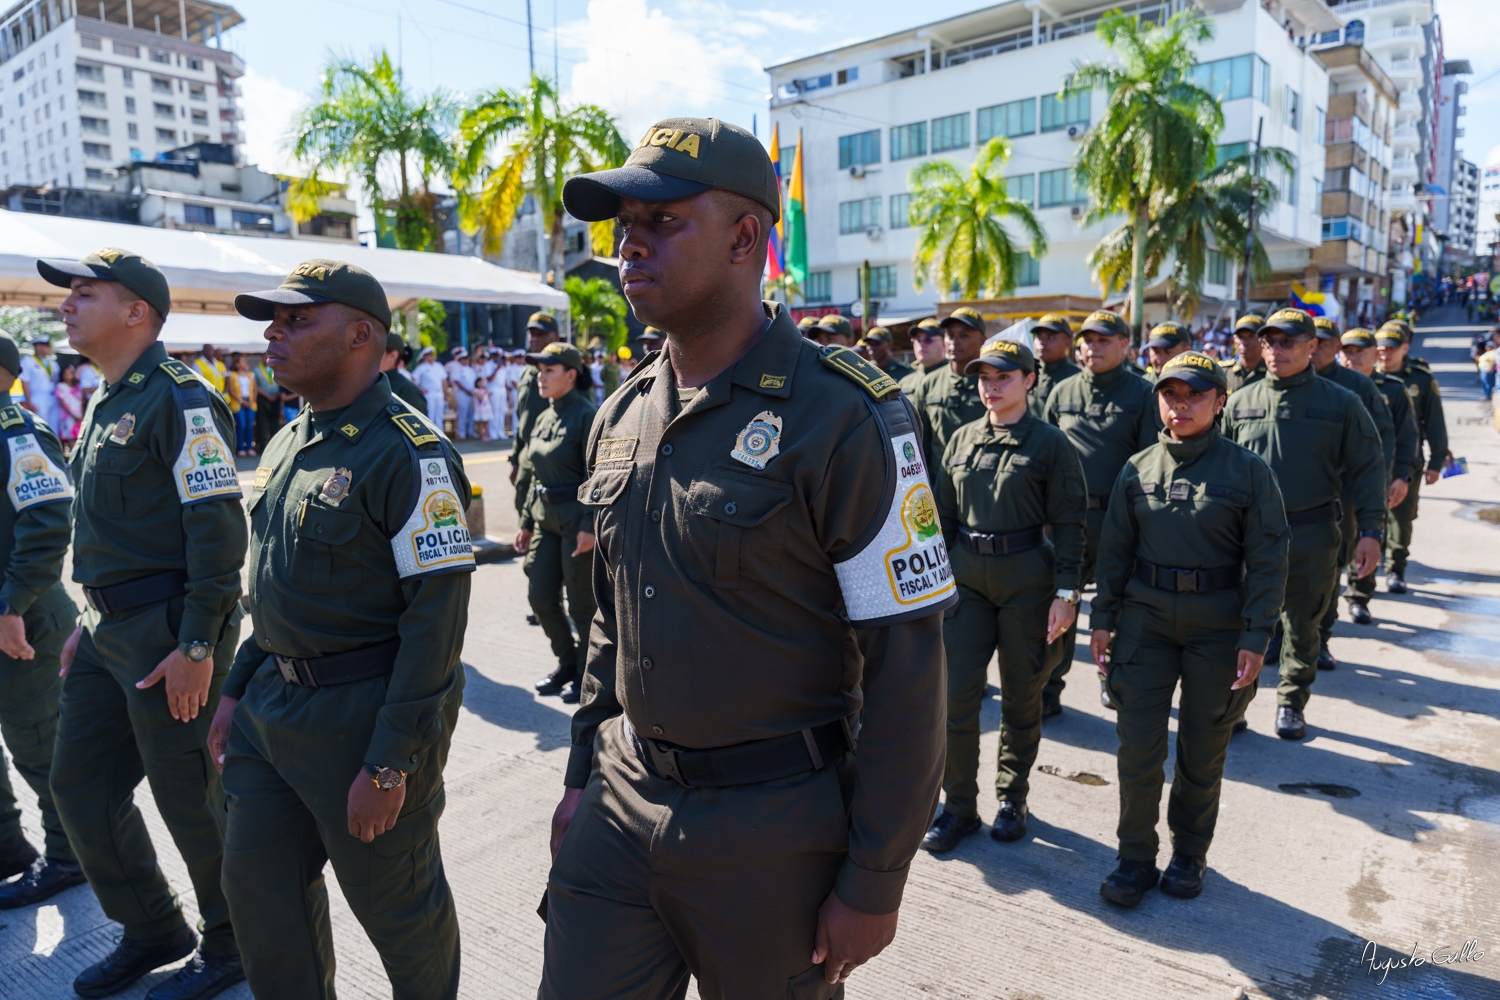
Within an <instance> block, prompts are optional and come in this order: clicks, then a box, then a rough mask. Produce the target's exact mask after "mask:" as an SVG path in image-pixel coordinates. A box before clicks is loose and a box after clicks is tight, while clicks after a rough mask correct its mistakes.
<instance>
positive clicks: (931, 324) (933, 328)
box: [917, 316, 943, 336]
mask: <svg viewBox="0 0 1500 1000" xmlns="http://www.w3.org/2000/svg"><path fill="white" fill-rule="evenodd" d="M917 332H918V333H919V334H922V333H935V334H938V335H939V336H941V335H942V333H943V324H941V323H939V322H938V321H937V318H936V317H934V316H928V317H927V318H926V319H924V320H922V321H921V322H919V323H918V324H917Z"/></svg>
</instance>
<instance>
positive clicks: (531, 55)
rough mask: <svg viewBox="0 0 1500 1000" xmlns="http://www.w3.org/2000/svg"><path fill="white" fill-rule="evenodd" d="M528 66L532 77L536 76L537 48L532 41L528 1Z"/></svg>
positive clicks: (528, 0)
mask: <svg viewBox="0 0 1500 1000" xmlns="http://www.w3.org/2000/svg"><path fill="white" fill-rule="evenodd" d="M526 64H527V65H528V66H530V67H531V75H532V77H533V78H534V77H535V76H536V46H535V45H533V44H532V41H531V0H526Z"/></svg>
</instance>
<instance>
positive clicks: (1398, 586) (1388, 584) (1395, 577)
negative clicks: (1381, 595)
mask: <svg viewBox="0 0 1500 1000" xmlns="http://www.w3.org/2000/svg"><path fill="white" fill-rule="evenodd" d="M1385 592H1386V593H1387V594H1404V593H1406V577H1405V576H1403V575H1402V574H1400V573H1387V574H1386V575H1385Z"/></svg>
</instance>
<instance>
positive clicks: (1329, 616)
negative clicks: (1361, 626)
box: [1318, 498, 1373, 646]
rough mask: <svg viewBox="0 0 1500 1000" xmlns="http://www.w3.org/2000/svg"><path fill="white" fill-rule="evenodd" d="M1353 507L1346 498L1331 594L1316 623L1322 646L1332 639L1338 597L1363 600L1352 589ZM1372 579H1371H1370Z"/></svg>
mask: <svg viewBox="0 0 1500 1000" xmlns="http://www.w3.org/2000/svg"><path fill="white" fill-rule="evenodd" d="M1353 510H1354V508H1353V506H1352V505H1351V503H1350V501H1349V500H1348V498H1345V499H1344V511H1345V514H1344V517H1343V519H1342V520H1341V521H1339V554H1338V567H1337V569H1335V570H1334V573H1333V594H1332V596H1331V597H1330V598H1329V600H1328V606H1327V607H1326V608H1324V609H1323V618H1322V620H1321V621H1319V622H1318V641H1319V642H1321V643H1322V644H1323V645H1324V646H1327V645H1328V640H1329V639H1330V638H1332V637H1333V626H1334V623H1336V622H1337V621H1338V620H1339V597H1340V595H1342V596H1344V597H1348V598H1349V600H1350V602H1351V603H1353V602H1354V601H1359V600H1364V601H1367V600H1368V598H1362V597H1360V596H1358V592H1357V591H1355V589H1354V546H1355V544H1356V543H1357V542H1358V541H1359V529H1358V527H1357V526H1356V524H1355V521H1354V515H1353V513H1352V512H1353ZM1345 572H1348V573H1349V587H1348V588H1347V589H1345V588H1344V587H1343V586H1342V579H1341V578H1342V576H1343V574H1344V573H1345ZM1372 579H1373V577H1372Z"/></svg>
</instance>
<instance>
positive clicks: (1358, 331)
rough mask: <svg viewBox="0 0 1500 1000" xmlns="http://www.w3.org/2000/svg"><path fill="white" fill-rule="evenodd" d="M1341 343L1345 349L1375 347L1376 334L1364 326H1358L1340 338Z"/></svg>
mask: <svg viewBox="0 0 1500 1000" xmlns="http://www.w3.org/2000/svg"><path fill="white" fill-rule="evenodd" d="M1339 343H1340V344H1343V345H1344V346H1345V347H1374V346H1375V334H1373V333H1371V332H1370V331H1369V330H1366V329H1365V328H1364V327H1362V326H1356V327H1355V328H1354V329H1352V330H1350V331H1349V332H1348V333H1346V334H1344V335H1343V336H1342V337H1340V338H1339Z"/></svg>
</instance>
